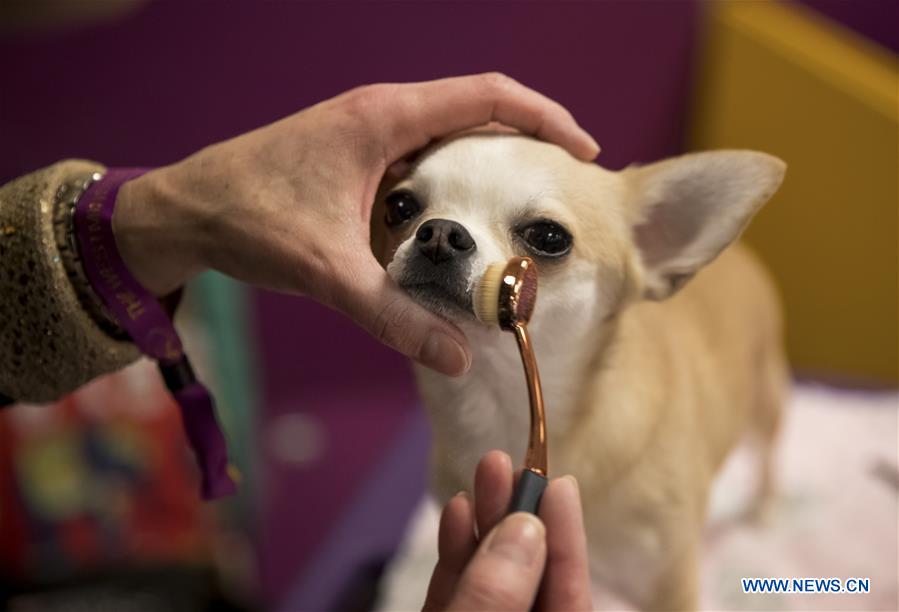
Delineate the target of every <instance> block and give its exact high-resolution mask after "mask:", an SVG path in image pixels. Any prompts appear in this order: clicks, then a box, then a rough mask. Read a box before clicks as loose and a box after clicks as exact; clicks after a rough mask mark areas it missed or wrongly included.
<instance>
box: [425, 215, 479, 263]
mask: <svg viewBox="0 0 899 612" xmlns="http://www.w3.org/2000/svg"><path fill="white" fill-rule="evenodd" d="M415 241H416V243H417V244H418V250H419V251H421V253H422V255H424V256H425V257H427V258H428V259H430V260H431V261H433V262H434V263H435V264H437V263H441V262H444V261H449V260H450V259H453V258H457V257H465V256H467V255H470V254H471V253H472V252H474V247H475V243H474V240H473V239H472V238H471V234H469V233H468V230H467V229H465V227H463V226H462V225H461V224H459V223H456V222H455V221H450V220H448V219H431V220H430V221H425V222H424V223H422V224H421V227H419V228H418V231H417V232H415Z"/></svg>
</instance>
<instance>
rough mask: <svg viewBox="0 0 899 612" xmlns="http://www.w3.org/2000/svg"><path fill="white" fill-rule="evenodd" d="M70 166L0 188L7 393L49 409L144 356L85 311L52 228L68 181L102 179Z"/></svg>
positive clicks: (3, 383)
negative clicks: (89, 177)
mask: <svg viewBox="0 0 899 612" xmlns="http://www.w3.org/2000/svg"><path fill="white" fill-rule="evenodd" d="M103 170H104V168H103V166H100V165H99V164H96V163H93V162H87V161H80V160H70V161H63V162H60V163H58V164H54V165H52V166H50V167H48V168H44V169H43V170H38V171H37V172H34V173H32V174H29V175H26V176H23V177H21V178H18V179H16V180H14V181H12V182H10V183H7V184H6V185H3V186H2V187H0V394H2V395H5V396H7V397H8V398H12V399H13V400H17V401H27V402H46V401H51V400H54V399H58V398H59V397H61V396H63V395H65V394H66V393H69V392H70V391H72V390H74V389H76V388H77V387H79V386H81V385H83V384H84V383H86V382H88V381H90V380H91V379H93V378H96V377H97V376H100V375H102V374H105V373H107V372H111V371H113V370H117V369H119V368H122V367H124V366H126V365H127V364H129V363H131V362H132V361H134V360H135V359H137V358H138V357H139V356H140V355H139V353H138V351H137V349H136V348H135V347H134V345H133V344H131V343H130V342H126V341H121V340H117V339H115V338H113V337H112V336H111V335H110V334H108V333H107V332H106V331H104V330H103V329H101V327H100V326H99V325H98V323H97V322H96V320H95V318H94V317H92V316H91V315H90V314H89V313H88V312H87V311H86V310H85V309H84V307H83V306H82V304H81V302H80V301H79V298H78V296H77V294H76V292H75V289H74V287H73V285H72V282H71V281H70V280H69V278H68V276H67V274H66V270H65V267H64V265H63V262H62V259H61V257H60V251H59V248H58V247H57V243H56V238H55V234H54V228H53V213H54V211H53V202H54V199H55V196H56V193H57V191H58V190H59V189H60V186H62V185H63V184H64V183H66V182H67V181H70V180H73V178H74V177H76V176H80V175H84V174H86V173H90V172H102V171H103Z"/></svg>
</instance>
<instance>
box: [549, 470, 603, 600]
mask: <svg viewBox="0 0 899 612" xmlns="http://www.w3.org/2000/svg"><path fill="white" fill-rule="evenodd" d="M540 518H541V519H543V521H544V523H545V524H546V546H547V559H546V572H544V575H543V586H542V588H541V589H540V595H539V597H538V601H537V604H538V605H537V607H538V609H540V610H571V611H572V612H577V611H579V610H592V609H593V602H592V601H591V596H590V575H589V569H588V559H587V535H586V533H585V532H584V518H583V515H582V512H581V498H580V493H579V491H578V486H577V481H576V480H575V479H574V477H572V476H565V477H564V478H556V479H554V480H552V481H551V482H550V483H549V485H547V487H546V491H545V492H544V493H543V499H542V500H541V502H540Z"/></svg>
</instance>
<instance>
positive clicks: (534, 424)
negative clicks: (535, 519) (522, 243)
mask: <svg viewBox="0 0 899 612" xmlns="http://www.w3.org/2000/svg"><path fill="white" fill-rule="evenodd" d="M536 303H537V267H536V265H535V264H534V262H533V260H531V259H530V258H528V257H513V258H512V259H510V260H509V261H508V262H506V263H501V262H500V263H495V264H492V265H490V266H489V267H488V268H487V270H486V271H485V272H484V274H483V276H481V280H480V282H479V283H478V286H477V288H476V289H475V292H474V310H475V316H477V318H478V319H479V320H480V321H481V322H482V323H486V324H487V325H499V327H500V329H502V330H503V331H508V332H512V333H514V334H515V339H516V340H517V341H518V350H519V352H520V353H521V363H522V364H523V365H524V376H525V380H526V381H527V385H528V398H529V399H530V406H531V429H530V435H529V437H528V450H527V454H526V455H525V459H524V470H523V471H522V473H521V478H519V480H518V484H516V485H515V491H514V493H513V495H512V503H511V505H510V507H509V513H512V512H530V513H532V514H537V508H538V507H539V506H540V498H541V497H542V496H543V490H544V489H545V488H546V478H547V459H546V416H545V414H544V412H543V392H542V391H541V389H540V373H539V372H538V371H537V359H536V358H535V357H534V349H533V347H532V346H531V339H530V336H529V335H528V322H529V321H530V320H531V314H533V312H534V306H535V305H536Z"/></svg>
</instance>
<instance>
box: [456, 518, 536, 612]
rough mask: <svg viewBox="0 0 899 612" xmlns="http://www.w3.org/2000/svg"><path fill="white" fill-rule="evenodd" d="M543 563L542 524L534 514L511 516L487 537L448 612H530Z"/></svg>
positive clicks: (460, 582) (457, 590)
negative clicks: (484, 611) (480, 611)
mask: <svg viewBox="0 0 899 612" xmlns="http://www.w3.org/2000/svg"><path fill="white" fill-rule="evenodd" d="M545 562H546V529H545V527H544V526H543V523H541V522H540V519H538V518H537V517H535V516H534V515H533V514H527V513H525V512H516V513H514V514H510V515H509V516H507V517H506V518H504V519H503V520H502V521H501V522H500V523H499V524H498V525H497V526H496V527H495V528H494V529H493V530H492V531H491V532H490V533H489V534H487V537H486V538H485V539H484V541H483V543H482V544H481V546H480V547H479V548H478V550H477V552H476V553H475V555H474V557H472V559H471V562H469V564H468V567H466V568H465V571H464V572H463V574H462V577H461V578H460V579H459V582H458V585H457V586H456V592H455V594H454V595H453V598H452V600H451V601H450V605H449V606H448V607H447V610H464V611H466V612H468V611H470V610H520V611H521V612H525V611H527V610H530V608H531V604H532V603H533V602H534V596H535V595H536V594H537V588H538V587H539V586H540V576H541V574H542V572H543V566H544V563H545Z"/></svg>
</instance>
